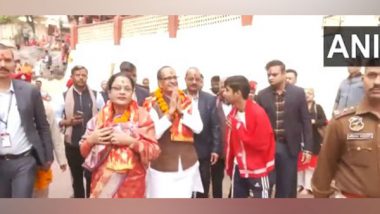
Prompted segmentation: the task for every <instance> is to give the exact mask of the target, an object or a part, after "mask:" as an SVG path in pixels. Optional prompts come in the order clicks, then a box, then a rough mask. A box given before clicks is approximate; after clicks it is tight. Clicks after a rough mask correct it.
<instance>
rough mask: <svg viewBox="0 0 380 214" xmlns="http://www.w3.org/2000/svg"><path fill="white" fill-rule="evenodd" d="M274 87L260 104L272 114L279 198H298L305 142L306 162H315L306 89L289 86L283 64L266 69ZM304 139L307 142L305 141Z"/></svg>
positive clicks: (275, 62) (264, 92)
mask: <svg viewBox="0 0 380 214" xmlns="http://www.w3.org/2000/svg"><path fill="white" fill-rule="evenodd" d="M265 68H266V70H267V75H268V81H269V84H270V86H269V87H267V88H265V89H263V90H262V91H260V92H259V94H258V96H257V103H259V104H260V105H261V106H262V107H263V108H264V109H265V111H266V113H267V114H268V117H269V119H270V121H271V124H272V128H273V130H274V132H275V137H276V157H275V162H276V163H275V174H272V179H271V182H272V184H273V182H274V178H275V182H276V195H275V197H276V198H295V197H296V196H297V159H298V153H299V152H300V150H301V142H302V140H304V151H303V153H302V162H304V163H307V162H309V161H310V158H311V152H310V151H311V149H312V146H313V145H312V144H313V140H312V129H311V122H310V121H311V120H310V116H309V112H308V110H307V104H306V98H305V92H304V90H303V89H302V88H299V87H297V86H294V85H291V84H287V83H286V72H285V65H284V63H283V62H281V61H279V60H273V61H270V62H269V63H268V64H267V65H266V67H265ZM302 138H303V139H302Z"/></svg>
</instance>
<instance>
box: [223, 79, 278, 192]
mask: <svg viewBox="0 0 380 214" xmlns="http://www.w3.org/2000/svg"><path fill="white" fill-rule="evenodd" d="M224 84H225V88H226V90H225V91H224V96H225V98H226V99H227V100H228V102H229V103H231V104H232V105H233V109H232V110H231V112H230V114H229V115H228V119H227V122H226V123H227V128H226V138H227V139H226V142H227V145H226V171H227V174H228V175H229V176H231V178H232V194H231V196H232V197H233V198H246V197H254V198H269V188H270V186H269V179H268V173H269V172H270V171H272V170H273V168H274V155H275V140H274V134H273V129H272V126H271V124H270V122H269V119H268V116H267V114H266V113H265V111H264V109H262V108H261V107H260V106H259V105H258V104H256V103H254V102H253V101H252V100H250V99H248V95H249V91H250V87H249V82H248V80H247V79H246V78H245V77H244V76H232V77H229V78H227V79H226V81H225V83H224Z"/></svg>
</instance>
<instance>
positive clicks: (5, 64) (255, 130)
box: [0, 44, 380, 198]
mask: <svg viewBox="0 0 380 214" xmlns="http://www.w3.org/2000/svg"><path fill="white" fill-rule="evenodd" d="M15 70H16V63H15V60H14V55H13V52H12V49H11V48H9V47H7V46H5V45H2V44H0V102H1V103H2V105H1V107H0V122H1V123H0V136H1V138H0V139H1V142H0V143H1V146H0V197H2V198H15V197H48V191H49V188H48V187H49V184H50V183H51V179H52V176H51V175H52V171H51V164H52V162H53V160H54V158H53V156H54V155H53V151H54V153H55V157H56V158H55V159H56V160H57V162H58V164H59V166H60V169H61V170H66V169H67V168H69V170H70V173H71V177H72V188H73V197H74V198H134V197H136V198H209V197H213V198H222V197H223V195H224V194H228V195H229V197H230V198H247V197H252V198H273V197H275V198H296V197H297V195H298V194H299V193H304V194H310V195H314V196H315V197H345V198H358V197H360V198H361V197H380V173H379V170H378V166H379V163H380V156H379V155H378V154H379V152H380V151H379V148H380V139H379V136H380V134H379V133H378V132H379V126H380V125H379V119H380V110H379V109H380V68H379V67H373V66H371V64H370V62H368V63H367V64H366V66H365V67H364V74H362V73H361V68H360V67H349V68H348V70H349V76H348V78H347V79H345V80H344V81H343V82H342V84H341V86H340V87H339V91H338V93H337V97H336V100H335V103H336V105H335V107H334V110H335V111H334V115H333V118H332V119H331V120H330V121H327V119H326V115H325V113H324V110H323V108H322V106H321V105H319V104H318V103H316V101H315V100H314V93H315V92H314V90H313V89H312V88H305V89H304V88H301V87H298V86H296V84H297V75H298V74H297V72H296V71H295V70H294V69H286V66H285V64H284V63H283V62H282V61H280V60H272V61H270V62H268V63H267V64H266V65H265V70H266V73H267V77H268V82H269V86H268V87H267V88H264V89H263V90H261V91H259V92H258V93H256V86H257V82H255V81H254V80H248V79H247V78H246V77H244V76H242V75H234V76H229V77H220V76H214V77H212V78H211V91H212V93H213V94H211V93H208V92H205V91H204V90H203V82H204V77H203V75H202V73H201V71H200V69H198V68H197V67H189V68H188V69H187V70H186V74H185V78H184V81H185V83H186V88H185V89H183V90H182V89H180V88H178V81H179V79H178V76H177V73H176V70H175V69H174V68H173V67H171V66H163V67H161V68H159V69H158V71H157V82H158V87H157V88H155V89H153V90H151V91H150V90H149V79H148V78H145V79H144V81H143V85H139V84H137V83H136V79H137V68H136V66H135V65H134V64H133V63H131V62H127V61H125V62H122V63H121V64H120V72H118V73H115V74H113V75H112V76H111V77H110V78H109V79H108V80H107V81H103V82H102V83H101V86H102V91H95V90H93V89H91V88H90V87H89V86H88V85H87V78H88V75H91V73H90V72H89V71H88V70H87V68H86V67H84V66H80V65H77V66H74V67H73V68H72V69H71V78H70V80H71V83H70V84H68V85H67V86H68V88H67V90H66V91H65V92H64V93H63V94H62V95H61V96H58V97H53V98H52V97H50V96H46V94H44V93H43V92H42V91H41V81H40V82H36V86H37V87H35V86H33V85H32V84H30V83H27V82H28V81H29V82H30V81H31V78H25V75H24V74H23V73H20V74H18V75H14V73H15ZM23 75H24V76H23ZM22 80H24V81H22ZM225 174H226V175H228V177H229V178H230V180H231V182H230V183H231V186H230V188H229V189H225V188H224V189H223V182H222V181H223V179H224V176H225ZM84 180H85V182H84ZM211 187H212V191H210V189H211ZM209 192H211V194H209Z"/></svg>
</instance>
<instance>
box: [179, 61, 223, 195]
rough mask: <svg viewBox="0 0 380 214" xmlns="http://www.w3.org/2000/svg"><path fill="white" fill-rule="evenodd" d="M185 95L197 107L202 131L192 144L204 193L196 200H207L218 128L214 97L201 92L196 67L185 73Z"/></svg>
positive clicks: (216, 153)
mask: <svg viewBox="0 0 380 214" xmlns="http://www.w3.org/2000/svg"><path fill="white" fill-rule="evenodd" d="M185 82H186V87H187V89H186V90H185V93H186V94H187V95H188V96H189V97H191V98H192V103H193V106H194V108H195V107H198V110H199V112H200V115H201V119H202V123H203V129H202V132H201V133H199V134H194V144H195V148H196V150H197V154H198V160H199V171H200V173H201V178H202V184H203V190H204V193H196V197H197V198H208V192H209V187H210V169H211V166H213V165H214V164H215V163H216V162H217V161H218V159H219V156H220V154H221V152H222V151H221V145H220V139H219V138H220V127H219V121H218V117H217V114H216V108H215V106H216V97H215V96H213V95H211V94H209V93H207V92H204V91H202V90H201V85H200V83H201V82H202V77H201V73H200V72H199V69H198V68H196V67H190V68H189V69H187V71H186V76H185Z"/></svg>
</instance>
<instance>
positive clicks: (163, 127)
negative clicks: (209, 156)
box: [144, 66, 203, 198]
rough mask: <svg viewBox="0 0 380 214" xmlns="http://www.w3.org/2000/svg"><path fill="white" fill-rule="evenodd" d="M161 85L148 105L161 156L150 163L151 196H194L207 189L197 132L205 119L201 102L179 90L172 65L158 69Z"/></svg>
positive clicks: (148, 100) (148, 101) (148, 193)
mask: <svg viewBox="0 0 380 214" xmlns="http://www.w3.org/2000/svg"><path fill="white" fill-rule="evenodd" d="M157 79H158V86H159V88H158V89H156V90H155V91H154V92H153V93H152V96H150V97H148V98H147V99H146V101H145V103H144V107H145V108H146V109H147V110H148V112H149V114H150V115H151V118H152V120H153V121H154V126H155V129H156V138H157V139H158V143H159V146H160V149H161V154H160V156H159V157H158V158H157V159H156V160H153V161H152V162H151V164H150V168H149V169H148V174H147V197H148V198H190V197H191V196H192V193H193V192H203V188H202V181H201V177H200V173H199V162H198V156H197V152H196V150H195V146H194V133H196V134H199V133H200V132H201V131H202V129H203V123H202V120H201V117H200V114H199V111H198V108H197V106H195V105H193V103H192V99H191V98H189V97H188V96H187V95H186V94H185V93H184V92H183V91H181V90H178V82H177V75H176V72H175V70H174V69H173V68H172V67H170V66H163V67H162V68H160V69H159V70H158V72H157Z"/></svg>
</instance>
